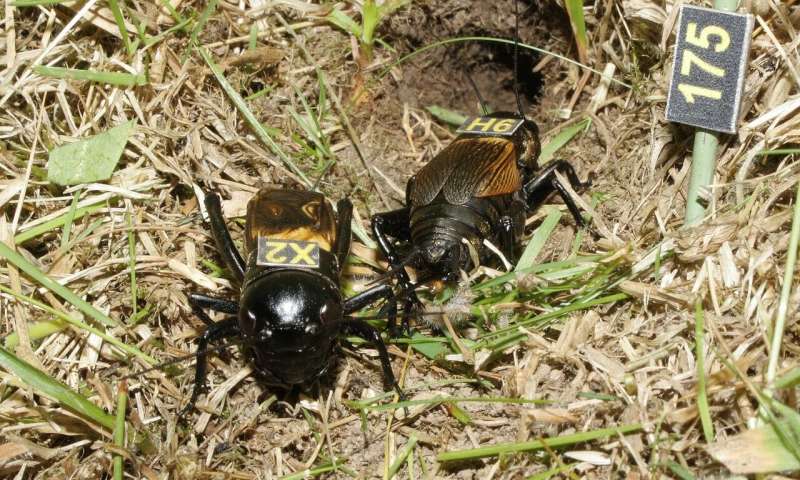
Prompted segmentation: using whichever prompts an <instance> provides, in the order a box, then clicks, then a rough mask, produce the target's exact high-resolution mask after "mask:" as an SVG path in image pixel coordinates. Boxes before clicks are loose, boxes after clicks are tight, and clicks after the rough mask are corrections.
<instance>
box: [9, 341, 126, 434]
mask: <svg viewBox="0 0 800 480" xmlns="http://www.w3.org/2000/svg"><path fill="white" fill-rule="evenodd" d="M0 367H2V368H3V369H4V370H6V371H8V372H10V373H13V374H14V375H15V376H17V377H18V378H19V379H20V380H22V381H23V382H24V383H25V384H26V385H28V386H29V387H31V388H32V389H33V390H34V391H35V392H37V393H40V394H42V395H45V396H47V397H49V398H51V399H53V400H55V401H57V402H59V403H61V404H62V405H64V406H65V407H68V408H69V409H70V410H73V411H75V412H77V413H79V414H80V415H81V416H83V417H86V418H87V419H90V420H93V421H94V422H95V423H97V424H98V425H101V426H103V427H106V428H108V429H112V428H114V417H112V416H111V415H109V414H107V413H106V412H104V411H103V409H101V408H100V407H98V406H97V405H95V404H94V403H92V402H90V401H89V399H87V398H86V397H84V396H83V395H80V394H79V393H77V392H75V391H73V390H72V389H70V388H69V387H68V386H66V385H64V384H63V383H61V382H59V381H58V380H56V379H54V378H51V377H50V376H48V375H47V374H46V373H44V372H42V371H41V370H39V369H38V368H36V367H34V366H33V365H31V364H29V363H28V362H25V361H24V360H22V359H20V358H18V357H17V356H16V355H14V354H13V353H11V352H9V351H8V350H6V349H5V348H3V347H0Z"/></svg>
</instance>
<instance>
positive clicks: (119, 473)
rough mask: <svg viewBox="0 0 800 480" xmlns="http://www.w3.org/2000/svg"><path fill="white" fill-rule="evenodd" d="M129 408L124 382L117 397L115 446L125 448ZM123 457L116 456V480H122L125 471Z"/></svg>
mask: <svg viewBox="0 0 800 480" xmlns="http://www.w3.org/2000/svg"><path fill="white" fill-rule="evenodd" d="M127 408H128V385H127V384H126V383H125V381H124V380H123V381H122V383H120V385H119V394H118V395H117V417H116V421H115V422H114V445H116V446H117V447H119V448H125V410H126V409H127ZM123 467H124V459H123V458H122V455H114V480H122V477H123V474H124V473H125V471H124V469H123Z"/></svg>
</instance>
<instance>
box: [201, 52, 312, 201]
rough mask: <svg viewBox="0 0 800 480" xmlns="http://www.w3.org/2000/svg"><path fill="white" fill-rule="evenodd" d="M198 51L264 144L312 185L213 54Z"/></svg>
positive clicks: (290, 168)
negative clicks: (270, 132)
mask: <svg viewBox="0 0 800 480" xmlns="http://www.w3.org/2000/svg"><path fill="white" fill-rule="evenodd" d="M197 51H198V52H199V53H200V56H201V57H202V58H203V60H204V61H205V62H206V64H207V65H208V67H209V68H210V69H211V72H212V73H213V74H214V78H216V79H217V82H218V83H219V84H220V86H221V87H222V89H223V90H224V91H225V93H226V94H227V95H228V98H230V100H231V102H233V104H234V105H235V106H236V109H237V110H239V113H241V114H242V116H243V117H244V119H245V120H246V121H247V123H248V124H249V125H250V128H251V129H252V130H253V132H254V133H255V134H256V137H258V139H259V140H261V142H262V143H264V145H266V146H267V147H268V148H269V149H270V150H271V151H272V153H274V154H275V155H277V156H278V158H280V159H281V161H282V162H283V163H284V165H286V167H287V168H288V169H289V170H291V171H292V173H294V174H295V175H297V177H298V178H299V179H300V181H301V182H302V183H303V184H304V185H305V186H306V187H311V184H312V183H311V180H309V179H308V177H306V175H305V174H304V173H303V171H302V170H300V169H299V168H298V167H297V165H295V163H294V161H292V159H291V158H290V157H289V155H287V154H286V152H284V150H283V148H281V146H280V145H278V144H277V143H276V142H275V140H274V139H273V138H272V137H271V136H270V134H269V133H268V132H267V129H266V128H264V125H262V124H261V122H260V121H259V120H258V118H256V116H255V114H253V112H252V111H251V110H250V107H248V106H247V103H246V102H245V100H244V99H243V98H242V97H241V95H239V92H237V91H236V89H235V88H234V87H233V86H232V85H231V84H230V82H228V79H227V78H225V74H224V73H223V72H222V69H221V68H219V65H217V63H216V62H215V61H214V59H213V58H211V54H210V53H208V51H207V50H206V49H205V48H203V47H199V48H198V49H197Z"/></svg>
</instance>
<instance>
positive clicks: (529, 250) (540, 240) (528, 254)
mask: <svg viewBox="0 0 800 480" xmlns="http://www.w3.org/2000/svg"><path fill="white" fill-rule="evenodd" d="M561 215H562V213H561V211H560V210H557V209H555V208H553V209H551V210H550V213H548V214H547V217H545V219H544V221H543V222H542V224H541V225H539V226H538V227H537V228H536V231H535V232H533V236H532V237H531V239H530V241H529V242H528V245H526V246H525V251H524V252H522V256H520V257H519V261H518V262H517V266H516V267H514V271H515V272H519V271H520V270H522V269H525V268H530V267H532V266H533V262H534V261H535V260H536V257H537V256H538V255H539V252H541V251H542V248H544V244H545V243H547V239H548V238H550V235H551V234H552V233H553V230H555V228H556V225H558V221H559V220H560V219H561Z"/></svg>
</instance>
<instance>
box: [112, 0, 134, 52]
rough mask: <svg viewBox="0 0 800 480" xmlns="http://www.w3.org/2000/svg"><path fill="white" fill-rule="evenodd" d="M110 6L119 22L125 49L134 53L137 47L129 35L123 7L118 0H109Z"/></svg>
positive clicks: (118, 26)
mask: <svg viewBox="0 0 800 480" xmlns="http://www.w3.org/2000/svg"><path fill="white" fill-rule="evenodd" d="M108 8H110V9H111V13H113V14H114V21H115V22H117V28H119V35H120V36H121V37H122V43H123V44H124V45H125V50H127V51H128V55H133V53H134V51H135V48H134V47H133V45H132V44H131V39H130V38H129V37H128V27H126V26H125V16H124V15H123V14H122V8H120V5H119V2H118V1H117V0H108Z"/></svg>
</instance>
